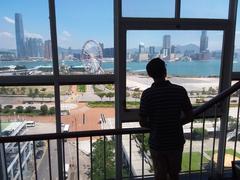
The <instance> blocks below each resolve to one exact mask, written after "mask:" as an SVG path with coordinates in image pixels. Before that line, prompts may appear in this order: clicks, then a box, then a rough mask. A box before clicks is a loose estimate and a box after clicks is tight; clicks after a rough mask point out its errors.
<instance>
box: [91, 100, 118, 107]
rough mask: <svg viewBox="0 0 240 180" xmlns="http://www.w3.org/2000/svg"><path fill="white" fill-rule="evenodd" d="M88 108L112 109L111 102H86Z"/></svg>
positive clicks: (112, 104)
mask: <svg viewBox="0 0 240 180" xmlns="http://www.w3.org/2000/svg"><path fill="white" fill-rule="evenodd" d="M88 107H91V108H97V107H114V102H113V101H93V102H88Z"/></svg>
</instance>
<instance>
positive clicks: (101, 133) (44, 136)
mask: <svg viewBox="0 0 240 180" xmlns="http://www.w3.org/2000/svg"><path fill="white" fill-rule="evenodd" d="M147 132H149V129H146V128H124V129H104V130H91V131H76V132H66V133H47V134H31V135H22V136H7V137H0V143H10V142H24V141H39V140H48V139H49V140H51V139H52V140H53V139H67V138H77V137H78V138H80V137H90V136H104V135H106V136H107V135H122V134H137V133H147Z"/></svg>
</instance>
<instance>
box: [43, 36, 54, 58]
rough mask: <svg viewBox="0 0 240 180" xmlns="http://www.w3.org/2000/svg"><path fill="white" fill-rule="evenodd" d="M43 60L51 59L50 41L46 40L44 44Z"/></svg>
mask: <svg viewBox="0 0 240 180" xmlns="http://www.w3.org/2000/svg"><path fill="white" fill-rule="evenodd" d="M44 58H46V59H52V42H51V40H46V41H45V42H44Z"/></svg>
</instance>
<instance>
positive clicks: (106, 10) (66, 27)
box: [0, 0, 240, 50]
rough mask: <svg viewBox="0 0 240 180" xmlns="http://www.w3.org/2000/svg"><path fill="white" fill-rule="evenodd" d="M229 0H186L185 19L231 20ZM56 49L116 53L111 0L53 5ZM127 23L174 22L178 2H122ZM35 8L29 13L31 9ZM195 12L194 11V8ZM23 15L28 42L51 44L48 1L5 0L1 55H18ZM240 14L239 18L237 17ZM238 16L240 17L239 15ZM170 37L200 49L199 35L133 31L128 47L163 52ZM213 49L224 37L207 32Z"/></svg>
mask: <svg viewBox="0 0 240 180" xmlns="http://www.w3.org/2000/svg"><path fill="white" fill-rule="evenodd" d="M228 1H229V0H221V1H219V0H210V1H209V0H194V1H193V0H182V1H181V2H182V4H181V17H185V18H189V17H193V18H195V17H196V18H199V17H200V18H208V17H209V18H227V14H228V12H227V11H228ZM55 2H56V15H57V19H56V21H57V34H58V45H59V46H61V47H64V48H68V47H71V48H73V49H81V48H82V46H83V44H84V43H85V42H86V41H87V40H90V39H92V40H96V41H98V42H102V43H104V47H113V44H114V43H113V39H114V35H113V31H114V27H113V19H114V17H113V0H55ZM122 3H123V5H122V6H123V10H122V14H123V16H124V17H174V14H175V13H174V5H175V0H122ZM28 7H31V8H28ZM195 7H196V8H195ZM15 13H21V14H22V17H23V26H24V31H25V37H36V38H41V39H43V40H48V39H50V25H49V12H48V1H47V0H41V1H34V0H21V1H19V0H1V6H0V49H15V48H16V42H15V25H14V14H15ZM239 14H240V13H239ZM238 16H240V15H238ZM239 19H240V17H239V18H238V21H239V22H237V31H236V32H237V33H236V38H237V41H236V47H237V48H239V47H240V42H239V43H238V39H239V37H240V36H239V35H240V33H239V32H240V28H239V26H240V20H239ZM165 34H170V35H171V43H172V44H174V45H185V44H189V43H194V44H196V45H199V40H200V35H201V31H184V32H183V31H129V32H128V33H127V47H128V48H137V47H138V45H139V43H140V42H142V43H144V44H145V46H150V45H153V46H162V37H163V35H165ZM208 38H209V49H210V50H219V49H221V47H222V38H223V32H221V31H211V32H210V31H208Z"/></svg>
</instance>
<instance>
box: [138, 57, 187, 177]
mask: <svg viewBox="0 0 240 180" xmlns="http://www.w3.org/2000/svg"><path fill="white" fill-rule="evenodd" d="M146 69H147V73H148V75H149V76H150V77H152V78H153V80H154V83H153V84H152V86H151V87H150V88H148V89H146V90H145V91H143V93H142V97H141V102H140V117H141V119H140V125H141V126H142V127H147V128H150V137H149V146H150V152H151V156H152V160H153V166H154V172H155V178H156V179H157V180H166V179H167V177H169V179H171V180H178V179H179V172H180V170H181V162H182V152H183V146H184V143H185V139H184V135H183V127H182V125H183V124H186V123H187V122H191V121H192V105H191V102H190V100H189V98H188V95H187V92H186V90H185V89H184V88H183V87H182V86H178V85H175V84H172V83H170V82H169V81H168V80H166V79H165V78H166V75H167V70H166V66H165V62H164V61H163V60H161V59H160V58H155V59H152V60H151V61H150V62H149V63H148V64H147V67H146Z"/></svg>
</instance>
